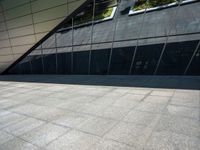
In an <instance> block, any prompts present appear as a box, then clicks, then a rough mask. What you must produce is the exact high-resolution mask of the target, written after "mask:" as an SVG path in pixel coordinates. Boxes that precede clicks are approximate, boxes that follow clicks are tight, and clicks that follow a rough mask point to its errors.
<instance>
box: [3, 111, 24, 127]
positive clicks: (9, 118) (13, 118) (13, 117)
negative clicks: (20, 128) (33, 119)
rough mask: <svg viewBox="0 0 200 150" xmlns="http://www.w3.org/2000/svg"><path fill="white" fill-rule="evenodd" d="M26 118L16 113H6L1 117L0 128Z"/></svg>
mask: <svg viewBox="0 0 200 150" xmlns="http://www.w3.org/2000/svg"><path fill="white" fill-rule="evenodd" d="M25 118H26V117H25V116H23V115H19V114H15V113H10V114H8V115H4V116H2V117H1V118H0V129H2V128H5V127H7V126H9V125H11V124H14V123H17V122H19V121H22V120H23V119H25Z"/></svg>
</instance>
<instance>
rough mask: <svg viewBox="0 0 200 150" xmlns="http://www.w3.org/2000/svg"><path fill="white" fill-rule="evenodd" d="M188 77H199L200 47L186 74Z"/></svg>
mask: <svg viewBox="0 0 200 150" xmlns="http://www.w3.org/2000/svg"><path fill="white" fill-rule="evenodd" d="M187 74H188V75H200V47H199V49H198V51H197V53H196V54H195V56H194V58H193V60H192V63H191V65H190V67H189V69H188V72H187Z"/></svg>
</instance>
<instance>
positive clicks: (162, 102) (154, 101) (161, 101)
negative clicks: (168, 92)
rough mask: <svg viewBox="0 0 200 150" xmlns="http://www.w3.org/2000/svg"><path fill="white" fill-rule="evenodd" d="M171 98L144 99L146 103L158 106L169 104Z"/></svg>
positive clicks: (155, 97)
mask: <svg viewBox="0 0 200 150" xmlns="http://www.w3.org/2000/svg"><path fill="white" fill-rule="evenodd" d="M169 100H170V98H169V97H163V96H148V97H146V98H145V99H144V102H149V103H156V104H167V103H168V102H169Z"/></svg>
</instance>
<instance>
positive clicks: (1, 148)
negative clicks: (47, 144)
mask: <svg viewBox="0 0 200 150" xmlns="http://www.w3.org/2000/svg"><path fill="white" fill-rule="evenodd" d="M0 150H39V148H38V147H37V146H34V145H33V144H31V143H28V142H26V141H24V140H22V139H19V138H14V139H13V140H10V141H8V142H6V143H4V144H2V145H0Z"/></svg>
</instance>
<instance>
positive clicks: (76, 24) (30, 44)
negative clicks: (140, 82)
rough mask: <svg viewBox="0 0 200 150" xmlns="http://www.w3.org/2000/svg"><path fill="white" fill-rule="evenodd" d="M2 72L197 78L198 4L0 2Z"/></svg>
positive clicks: (183, 0) (189, 0)
mask: <svg viewBox="0 0 200 150" xmlns="http://www.w3.org/2000/svg"><path fill="white" fill-rule="evenodd" d="M0 2H1V6H2V8H1V10H0V12H1V13H0V15H1V16H2V17H0V19H1V20H0V22H1V23H0V70H1V72H2V73H4V74H83V75H87V74H92V75H200V13H198V10H199V8H200V2H199V1H198V0H180V1H177V0H159V1H157V2H156V1H151V0H147V1H146V0H121V1H117V0H57V1H53V0H20V1H16V2H13V1H12V0H1V1H0Z"/></svg>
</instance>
